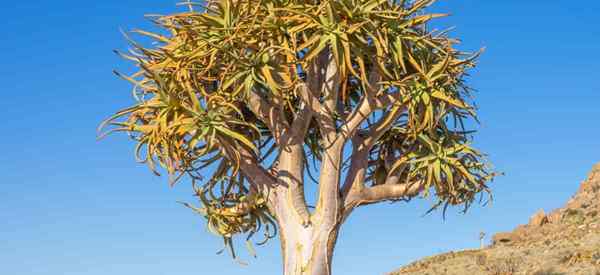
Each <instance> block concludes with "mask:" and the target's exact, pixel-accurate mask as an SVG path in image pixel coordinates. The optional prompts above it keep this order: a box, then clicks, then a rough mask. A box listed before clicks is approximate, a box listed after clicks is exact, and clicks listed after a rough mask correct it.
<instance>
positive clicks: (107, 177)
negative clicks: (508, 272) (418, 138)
mask: <svg viewBox="0 0 600 275" xmlns="http://www.w3.org/2000/svg"><path fill="white" fill-rule="evenodd" d="M176 3H177V1H139V0H138V1H126V3H123V2H121V1H115V0H109V1H104V2H100V3H94V4H95V5H96V6H95V7H91V5H82V4H80V2H75V1H68V0H59V1H53V2H48V3H35V2H19V3H11V4H10V5H11V6H9V8H8V10H7V12H6V13H5V16H4V17H2V18H1V19H0V22H1V23H2V25H4V26H5V27H4V34H5V40H3V41H4V43H1V44H0V51H1V52H3V53H5V57H4V58H5V59H7V61H5V63H7V64H8V65H9V66H3V67H2V68H0V80H2V82H3V83H5V86H7V87H5V88H4V89H3V90H4V91H5V92H4V94H5V98H4V100H2V101H0V110H1V111H0V114H2V116H3V117H4V118H5V123H4V127H3V131H2V133H3V135H1V136H0V144H2V145H3V154H2V155H1V156H0V162H1V163H2V164H3V166H4V169H3V170H4V173H2V175H1V176H0V177H1V178H0V181H1V182H2V183H3V191H2V192H0V209H1V210H0V220H2V221H3V223H2V226H0V243H2V245H0V247H1V248H3V249H2V250H0V259H3V260H2V261H1V263H2V264H0V273H1V274H11V275H37V274H40V275H41V274H65V275H67V274H77V275H97V274H98V275H100V274H107V273H110V274H116V275H120V274H132V273H143V274H146V275H162V274H180V275H188V274H189V275H192V274H204V273H208V274H211V273H214V272H219V274H222V275H229V274H242V273H245V274H256V275H258V274H277V273H280V271H281V263H280V262H281V256H280V252H279V242H278V240H273V241H271V242H269V243H268V244H267V245H266V246H264V247H256V250H257V254H258V258H257V259H254V258H252V257H251V256H250V255H249V254H248V253H247V252H246V251H245V248H244V246H243V244H241V245H239V246H238V247H237V251H238V252H239V254H240V255H241V259H242V260H244V261H247V262H248V263H249V265H248V266H245V267H242V266H239V265H238V264H236V263H235V262H234V261H233V260H232V259H231V258H230V257H229V255H227V253H223V255H216V252H217V251H218V250H220V249H221V248H222V240H221V238H220V237H218V236H214V235H212V234H211V233H209V232H208V231H207V230H206V226H205V222H204V220H203V219H202V217H200V216H197V215H195V214H194V213H193V212H192V211H190V210H189V209H187V208H185V207H183V206H181V205H180V204H178V203H177V201H186V202H194V197H193V196H192V195H193V194H192V188H191V187H190V185H189V183H188V182H181V183H179V184H178V185H176V186H175V187H173V188H170V187H169V186H168V182H167V177H166V176H163V177H156V176H154V175H152V173H151V172H150V171H149V170H148V169H147V167H145V165H143V164H138V163H136V162H135V160H134V157H133V147H134V145H133V143H131V142H130V140H128V139H127V137H126V136H124V135H113V136H110V137H108V138H106V139H104V140H103V141H101V142H97V141H96V131H95V129H96V127H97V126H98V125H99V124H100V122H101V121H102V120H103V119H105V118H107V117H109V116H110V115H111V114H112V113H113V112H114V111H116V110H118V109H120V108H122V107H125V106H128V105H129V104H131V103H133V102H134V100H133V98H132V96H131V87H130V84H129V83H127V82H125V81H123V80H121V79H119V78H118V77H115V76H114V75H113V73H112V70H113V69H116V70H119V71H124V72H130V71H131V70H130V69H131V66H130V65H129V64H128V63H127V62H126V61H124V60H122V59H120V58H119V57H118V56H116V55H115V54H114V53H113V52H112V50H113V49H126V48H127V41H126V40H125V39H124V38H123V36H122V35H121V33H120V32H119V29H120V28H122V29H124V30H131V29H134V28H141V29H150V30H151V29H152V25H151V24H150V23H149V22H148V21H147V20H145V19H144V17H143V15H144V14H153V13H164V14H166V13H174V12H178V11H182V10H184V7H177V6H176V5H175V4H176ZM582 3H583V4H581V3H578V5H574V4H569V3H565V2H552V3H548V2H546V1H527V2H526V3H524V2H523V1H517V0H510V1H503V2H502V3H498V2H491V1H475V0H466V1H460V2H459V1H438V3H437V4H434V5H433V6H432V7H431V10H434V11H436V12H448V13H451V14H452V16H450V17H447V18H443V19H440V20H438V21H437V22H436V26H437V25H440V26H446V27H450V26H455V27H456V29H455V30H454V31H453V32H452V34H453V35H452V36H454V37H459V38H461V39H462V41H463V44H461V45H460V48H461V49H464V50H470V51H476V50H478V49H479V48H481V47H486V51H485V52H484V54H483V55H482V57H481V58H480V60H479V63H478V66H477V67H476V68H475V69H473V70H471V76H470V77H469V78H468V81H469V84H470V86H472V87H473V88H475V89H476V90H477V92H476V93H475V94H474V99H475V102H476V103H477V105H478V107H479V110H478V111H479V118H480V120H481V121H482V123H481V125H479V126H477V128H476V129H477V130H478V133H477V134H476V135H475V144H476V147H477V148H479V149H481V150H482V151H483V152H486V153H487V154H488V155H489V156H488V157H489V159H490V160H491V162H492V163H493V164H494V165H495V168H496V169H497V170H498V171H501V172H503V173H505V175H503V176H500V177H497V178H496V179H495V180H494V182H492V183H490V188H491V189H492V191H493V195H494V200H493V203H492V204H490V205H487V206H481V205H478V204H474V205H473V206H472V207H471V209H470V210H469V212H468V213H467V214H466V215H463V214H460V213H459V211H460V209H461V208H460V207H455V208H453V209H450V210H449V211H448V214H447V215H446V219H445V220H444V219H443V218H442V213H441V211H435V212H433V213H431V214H429V215H427V216H423V214H425V212H426V211H427V210H428V209H429V207H430V206H431V200H429V199H425V200H423V199H414V200H412V201H411V202H410V203H408V204H407V203H395V204H388V203H384V204H379V205H375V206H368V207H364V208H363V209H360V210H357V211H356V212H355V213H354V215H352V217H350V218H349V220H348V221H347V222H346V224H344V226H343V227H342V231H341V234H340V236H339V240H338V244H337V246H336V248H337V249H336V251H335V254H334V258H333V268H332V269H333V273H335V274H347V275H354V274H356V275H358V274H383V273H387V272H391V271H393V270H395V269H397V268H399V267H400V266H402V265H404V264H407V263H409V262H411V261H414V260H417V259H419V258H422V257H424V256H429V255H432V254H438V253H441V252H446V251H453V250H454V251H456V250H461V249H469V248H477V247H479V233H480V232H485V233H486V240H487V241H489V238H490V237H491V235H492V234H494V233H496V232H501V231H507V230H510V229H512V228H514V227H515V226H516V225H517V224H523V223H526V222H527V219H528V218H529V217H530V216H531V215H533V214H534V213H535V212H536V211H537V210H539V209H540V208H541V209H544V210H546V211H549V210H552V209H555V208H558V207H560V206H562V205H563V204H564V203H565V202H566V201H567V200H568V199H569V197H571V196H572V195H573V194H574V193H575V191H576V190H577V188H578V186H579V183H580V182H581V181H582V180H584V179H585V178H586V176H587V173H588V172H589V171H590V170H591V168H592V166H593V165H594V164H596V163H599V162H600V138H598V137H599V136H600V127H599V123H598V121H599V120H600V119H599V118H600V108H599V104H600V95H599V94H598V92H600V77H599V76H600V74H599V72H600V56H599V55H597V54H595V52H596V50H598V49H600V46H598V45H599V44H600V23H599V22H598V21H597V19H596V18H595V17H596V14H595V12H594V10H599V9H600V3H598V2H593V1H582Z"/></svg>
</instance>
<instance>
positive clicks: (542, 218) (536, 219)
mask: <svg viewBox="0 0 600 275" xmlns="http://www.w3.org/2000/svg"><path fill="white" fill-rule="evenodd" d="M547 223H548V217H547V216H546V212H544V210H543V209H540V210H539V211H538V212H536V213H535V214H533V216H531V218H529V225H530V226H533V227H540V226H542V225H544V224H547Z"/></svg>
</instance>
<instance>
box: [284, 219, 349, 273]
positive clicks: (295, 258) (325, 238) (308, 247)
mask: <svg viewBox="0 0 600 275" xmlns="http://www.w3.org/2000/svg"><path fill="white" fill-rule="evenodd" d="M338 230H339V228H338V227H337V226H335V227H325V226H316V227H315V226H313V225H310V226H307V227H304V226H302V225H300V224H298V225H293V226H287V227H286V226H284V227H283V228H281V235H280V239H281V248H282V250H281V251H282V256H283V274H284V275H331V260H332V256H333V249H334V246H335V243H336V239H337V234H338Z"/></svg>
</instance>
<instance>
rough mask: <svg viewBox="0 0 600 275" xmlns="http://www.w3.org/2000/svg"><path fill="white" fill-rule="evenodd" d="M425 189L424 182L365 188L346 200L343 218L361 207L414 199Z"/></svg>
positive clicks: (387, 184)
mask: <svg viewBox="0 0 600 275" xmlns="http://www.w3.org/2000/svg"><path fill="white" fill-rule="evenodd" d="M386 182H387V181H386ZM423 188H424V182H423V181H417V182H412V183H405V184H397V183H386V184H383V185H377V186H373V187H369V188H364V189H362V190H361V191H360V192H357V193H354V194H352V195H351V196H348V197H347V198H346V199H345V200H344V214H343V217H344V218H345V217H347V216H348V215H349V214H350V213H351V212H352V210H353V209H354V208H356V207H359V206H361V205H367V204H372V203H377V202H381V201H386V200H400V199H410V198H413V197H415V196H417V195H418V194H419V193H420V192H421V191H422V190H423Z"/></svg>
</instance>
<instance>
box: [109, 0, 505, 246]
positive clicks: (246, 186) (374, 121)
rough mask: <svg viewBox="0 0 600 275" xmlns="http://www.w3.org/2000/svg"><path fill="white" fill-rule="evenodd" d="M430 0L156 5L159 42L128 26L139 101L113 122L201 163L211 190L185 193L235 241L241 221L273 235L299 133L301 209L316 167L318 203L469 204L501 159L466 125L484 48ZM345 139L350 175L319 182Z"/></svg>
mask: <svg viewBox="0 0 600 275" xmlns="http://www.w3.org/2000/svg"><path fill="white" fill-rule="evenodd" d="M433 2H434V0H416V1H389V0H321V1H310V0H252V1H248V0H238V1H234V0H220V1H208V3H206V5H204V6H203V5H199V4H193V3H184V4H185V5H188V6H189V9H188V10H186V11H185V12H181V13H177V14H172V15H161V16H151V17H150V19H151V20H152V22H154V23H155V24H156V26H158V30H157V31H155V32H149V31H143V30H134V31H133V32H134V33H137V34H140V35H142V36H146V37H149V38H150V39H151V40H153V43H152V44H150V45H149V46H143V45H142V43H138V42H135V41H134V40H130V41H131V46H132V47H131V50H130V51H129V52H119V54H120V55H121V56H122V57H124V58H126V59H128V60H131V61H133V62H134V64H135V65H136V66H137V67H138V68H139V71H138V72H135V73H133V74H130V75H129V74H121V73H117V74H118V75H119V76H120V77H122V78H124V79H126V80H127V81H129V82H131V83H132V84H133V96H134V97H135V99H136V102H135V104H134V105H133V106H131V107H129V108H125V109H123V110H120V111H118V112H117V113H116V114H115V115H114V116H112V117H111V118H109V119H108V120H107V121H106V122H105V123H104V124H103V126H108V127H109V131H108V132H113V131H122V132H127V133H129V134H130V136H131V137H132V138H133V139H134V140H135V141H136V142H137V145H136V147H135V152H136V157H137V159H138V161H140V162H143V163H146V164H147V165H148V166H149V167H150V169H151V170H152V171H154V173H156V174H158V173H160V172H161V170H163V171H166V173H167V174H168V175H169V176H170V182H171V184H174V183H176V182H178V181H180V180H181V179H183V178H189V179H191V180H192V181H193V185H194V188H195V189H194V190H195V193H196V195H197V196H198V197H199V200H200V203H201V205H200V206H193V205H191V204H187V203H186V205H187V206H189V207H191V208H192V209H194V210H195V211H197V212H198V213H200V214H201V215H203V216H204V217H206V219H207V224H208V228H209V229H210V230H211V231H213V232H215V233H216V234H218V235H220V236H223V237H224V240H225V243H226V245H229V246H230V245H231V238H232V237H233V236H234V235H236V234H245V236H247V238H248V239H250V238H251V237H252V236H253V235H255V233H259V232H262V234H263V235H264V238H263V239H261V240H259V243H263V242H264V241H266V240H268V239H269V238H272V237H273V236H274V235H275V232H276V228H277V227H278V223H277V220H278V218H279V217H277V214H276V212H277V210H276V209H275V208H276V207H277V205H275V203H270V202H271V200H270V198H269V197H268V192H266V191H265V190H268V189H269V188H273V185H274V184H275V185H276V184H282V181H281V180H278V178H281V177H285V176H286V175H285V174H284V172H285V169H278V167H279V166H280V165H281V163H282V160H281V159H280V156H281V155H282V154H284V153H285V152H286V151H288V150H292V149H289V148H292V147H293V146H300V147H297V148H301V159H300V162H301V163H300V164H298V165H300V167H301V170H302V176H301V177H299V179H296V180H297V181H300V182H301V183H300V184H297V185H293V184H292V183H291V181H290V183H289V184H290V186H288V187H289V188H297V189H299V190H298V192H296V193H293V194H294V195H293V196H292V198H291V200H292V201H294V207H295V208H297V209H296V210H297V211H298V213H299V215H300V216H310V215H312V213H311V211H308V210H306V209H307V207H306V205H305V199H304V194H303V190H304V189H303V184H305V183H304V180H303V179H304V177H305V176H306V177H307V178H309V179H312V180H311V181H313V182H315V183H319V204H318V205H317V208H319V205H321V204H323V205H324V204H326V203H328V202H327V199H326V197H327V196H335V197H336V199H335V200H336V203H337V204H340V205H342V207H343V208H344V209H352V208H355V207H358V206H360V205H364V204H369V203H375V202H379V201H385V200H392V201H393V200H408V199H411V198H413V197H415V196H418V195H423V196H427V195H429V194H430V193H431V194H432V195H434V197H435V198H436V202H435V203H434V205H433V209H435V208H437V207H440V206H441V207H444V208H445V207H447V206H449V205H460V204H462V205H464V206H465V209H466V208H468V206H469V205H470V204H471V203H473V202H474V201H475V200H476V198H477V194H480V193H481V194H484V193H489V192H488V191H489V190H488V187H487V185H486V182H488V181H489V180H491V179H492V178H493V177H494V175H495V174H494V173H493V172H492V171H491V170H490V168H489V167H488V164H487V162H486V160H485V159H484V156H483V155H482V154H481V153H480V152H478V151H477V150H476V149H474V148H473V147H472V146H471V140H472V138H471V136H472V133H473V131H472V130H471V129H469V128H468V127H466V126H465V125H472V124H473V123H472V122H473V121H475V120H476V113H475V108H474V107H473V106H474V105H473V102H472V101H471V100H470V94H471V92H472V91H471V89H470V88H469V86H467V84H466V80H465V78H466V76H467V71H468V70H469V69H470V68H472V67H474V66H475V61H476V59H477V57H478V52H477V53H467V52H463V51H460V50H458V49H456V45H457V44H458V42H459V41H458V40H457V39H454V38H452V37H450V36H449V34H448V32H447V31H437V30H431V29H430V28H429V27H428V25H429V22H430V21H432V20H434V19H435V18H439V17H443V16H446V15H445V14H436V13H429V12H428V9H427V7H429V6H430V5H431V4H432V3H433ZM336 144H341V147H342V148H343V149H342V155H343V157H344V160H343V161H341V162H340V165H341V168H340V170H343V171H344V173H343V175H338V176H339V177H340V178H341V177H343V179H340V180H339V181H336V182H335V183H334V184H333V185H332V184H325V183H323V179H322V177H323V176H322V175H320V174H321V173H322V172H323V171H325V170H324V169H329V168H328V167H327V164H326V163H325V161H324V159H326V158H327V156H326V154H327V151H328V149H329V148H331V147H332V146H335V145H336ZM185 176H186V177H185ZM306 184H308V183H306ZM354 190H359V191H356V192H355V191H354ZM361 190H364V192H363V191H361ZM367 191H368V192H367ZM482 191H484V192H482ZM331 194H333V195H331ZM295 201H298V202H295ZM324 209H325V208H324ZM316 211H317V212H318V211H319V210H318V209H317V210H316ZM324 211H325V210H324ZM345 215H346V214H345V213H344V214H343V216H344V217H345ZM306 222H309V221H308V220H307V221H306Z"/></svg>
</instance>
